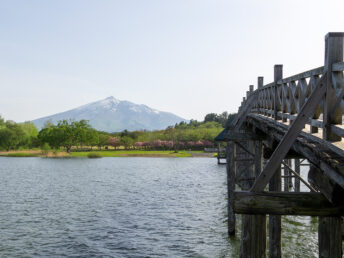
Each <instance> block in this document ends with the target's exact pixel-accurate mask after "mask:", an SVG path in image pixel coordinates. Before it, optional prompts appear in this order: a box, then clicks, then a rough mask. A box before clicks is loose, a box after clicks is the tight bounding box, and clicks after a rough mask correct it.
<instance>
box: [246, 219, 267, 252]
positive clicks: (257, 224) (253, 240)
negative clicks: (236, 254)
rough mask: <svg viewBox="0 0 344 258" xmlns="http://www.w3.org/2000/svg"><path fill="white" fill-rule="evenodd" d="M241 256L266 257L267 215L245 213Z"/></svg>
mask: <svg viewBox="0 0 344 258" xmlns="http://www.w3.org/2000/svg"><path fill="white" fill-rule="evenodd" d="M241 232H242V234H241V246H240V257H241V258H256V257H257V258H263V257H264V258H265V257H266V254H265V253H266V216H265V215H243V216H242V231H241Z"/></svg>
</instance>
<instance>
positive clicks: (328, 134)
mask: <svg viewBox="0 0 344 258" xmlns="http://www.w3.org/2000/svg"><path fill="white" fill-rule="evenodd" d="M343 35H344V34H343ZM343 35H335V34H332V35H331V34H330V33H329V34H327V35H326V41H325V70H326V72H327V74H328V75H329V76H327V77H326V96H325V101H324V125H323V128H324V133H323V138H324V139H325V140H328V141H340V140H341V137H340V136H338V135H336V134H335V133H333V132H332V131H331V125H332V124H342V114H343V112H342V109H341V108H340V107H338V106H337V104H336V103H337V94H336V87H335V84H334V83H333V80H332V65H333V64H334V63H337V62H341V61H343ZM341 76H343V75H342V73H341ZM339 104H340V103H339Z"/></svg>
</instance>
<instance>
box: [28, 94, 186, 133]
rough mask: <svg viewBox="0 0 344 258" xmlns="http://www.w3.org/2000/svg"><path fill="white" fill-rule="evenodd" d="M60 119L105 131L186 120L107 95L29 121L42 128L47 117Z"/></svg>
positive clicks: (161, 126)
mask: <svg viewBox="0 0 344 258" xmlns="http://www.w3.org/2000/svg"><path fill="white" fill-rule="evenodd" d="M63 119H72V120H75V121H79V120H81V119H85V120H89V122H90V125H91V126H92V127H93V128H95V129H97V130H101V131H106V132H120V131H123V130H125V129H127V130H128V131H134V130H160V129H165V128H166V127H167V126H170V125H175V124H176V123H179V122H181V121H186V120H185V119H184V118H181V117H179V116H176V115H174V114H172V113H168V112H162V111H158V110H155V109H152V108H150V107H148V106H146V105H138V104H134V103H132V102H129V101H125V100H123V101H122V100H118V99H116V98H114V97H108V98H106V99H103V100H100V101H96V102H92V103H90V104H86V105H83V106H81V107H78V108H75V109H71V110H68V111H66V112H62V113H58V114H55V115H51V116H46V117H42V118H39V119H36V120H33V121H32V122H33V123H34V124H35V125H36V126H37V128H39V129H41V128H42V127H43V126H44V123H45V122H46V121H51V122H52V123H54V124H56V123H57V121H59V120H63Z"/></svg>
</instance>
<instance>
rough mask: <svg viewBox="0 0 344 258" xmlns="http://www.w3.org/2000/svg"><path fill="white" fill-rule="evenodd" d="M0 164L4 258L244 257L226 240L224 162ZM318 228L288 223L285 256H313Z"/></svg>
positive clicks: (304, 221)
mask: <svg viewBox="0 0 344 258" xmlns="http://www.w3.org/2000/svg"><path fill="white" fill-rule="evenodd" d="M0 164H1V166H0V178H1V180H0V231H1V234H0V257H47V256H53V257H61V256H69V257H162V256H165V257H166V256H168V257H237V256H238V253H239V245H240V230H239V231H238V233H237V238H236V239H231V240H228V238H227V228H226V227H227V224H226V215H227V214H226V209H227V208H226V174H225V166H218V165H217V164H216V160H215V159H208V158H177V159H173V158H103V159H46V158H4V157H2V158H0ZM239 222H240V220H239ZM316 227H317V222H316V220H315V221H314V220H311V219H310V218H308V217H284V219H283V229H284V231H283V252H284V254H285V257H317V233H316ZM238 228H240V227H238Z"/></svg>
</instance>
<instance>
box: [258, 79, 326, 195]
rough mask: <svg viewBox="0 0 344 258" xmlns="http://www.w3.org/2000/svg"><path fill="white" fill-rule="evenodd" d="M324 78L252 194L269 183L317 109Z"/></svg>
mask: <svg viewBox="0 0 344 258" xmlns="http://www.w3.org/2000/svg"><path fill="white" fill-rule="evenodd" d="M325 78H326V75H324V76H323V77H321V79H320V80H319V81H318V83H317V85H316V88H315V89H314V91H313V93H312V94H311V96H310V97H309V99H308V101H307V102H306V103H305V104H304V105H303V107H302V110H301V112H300V113H299V115H298V116H297V118H296V119H295V120H294V122H293V123H292V125H291V126H290V129H289V130H288V132H287V133H286V134H285V136H284V137H283V138H282V140H281V141H280V143H279V145H278V146H277V148H276V150H275V151H274V153H273V154H272V156H271V158H270V160H269V161H268V163H267V164H266V166H265V167H264V170H263V172H262V173H261V174H260V175H259V177H258V178H257V180H256V181H255V183H254V185H253V187H252V189H251V191H253V192H258V191H263V190H264V188H265V186H266V185H267V184H268V182H269V181H270V179H271V177H272V176H273V174H274V173H275V171H276V169H277V168H278V166H279V165H280V164H281V161H282V160H283V159H284V157H285V155H286V154H287V153H288V151H289V149H290V147H291V146H292V145H293V143H294V141H295V140H296V138H297V136H298V135H299V134H300V132H301V131H302V129H303V127H304V125H305V124H306V122H307V121H308V119H309V118H310V117H311V116H312V115H313V112H314V111H315V108H316V107H317V105H318V103H319V102H320V100H321V98H322V97H323V95H324V94H325V91H326V85H324V84H323V81H324V79H325Z"/></svg>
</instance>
